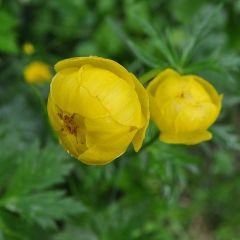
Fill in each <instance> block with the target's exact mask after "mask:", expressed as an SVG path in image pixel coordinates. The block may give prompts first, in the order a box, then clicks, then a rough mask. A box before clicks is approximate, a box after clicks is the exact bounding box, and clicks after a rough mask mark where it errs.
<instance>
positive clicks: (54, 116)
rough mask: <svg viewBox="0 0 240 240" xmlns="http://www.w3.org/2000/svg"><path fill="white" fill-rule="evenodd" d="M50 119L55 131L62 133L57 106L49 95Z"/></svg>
mask: <svg viewBox="0 0 240 240" xmlns="http://www.w3.org/2000/svg"><path fill="white" fill-rule="evenodd" d="M47 107H48V117H49V120H50V123H51V125H52V127H53V128H54V130H55V131H60V130H61V128H62V123H61V120H60V118H59V116H58V113H57V109H56V105H55V103H54V102H53V100H52V97H51V94H49V97H48V105H47Z"/></svg>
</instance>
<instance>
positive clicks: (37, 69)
mask: <svg viewBox="0 0 240 240" xmlns="http://www.w3.org/2000/svg"><path fill="white" fill-rule="evenodd" d="M23 74H24V78H25V80H26V82H28V83H42V82H46V81H50V80H51V78H52V74H51V71H50V67H49V65H48V64H46V63H44V62H40V61H35V62H32V63H30V64H28V65H27V66H26V67H25V69H24V72H23Z"/></svg>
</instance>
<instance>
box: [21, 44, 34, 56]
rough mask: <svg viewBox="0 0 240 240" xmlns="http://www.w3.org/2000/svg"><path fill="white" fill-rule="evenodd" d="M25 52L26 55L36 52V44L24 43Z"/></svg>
mask: <svg viewBox="0 0 240 240" xmlns="http://www.w3.org/2000/svg"><path fill="white" fill-rule="evenodd" d="M23 52H24V53H25V54H26V55H32V54H33V53H34V52H35V49H34V46H33V45H32V44H31V43H29V42H26V43H24V44H23Z"/></svg>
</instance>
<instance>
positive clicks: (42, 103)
mask: <svg viewBox="0 0 240 240" xmlns="http://www.w3.org/2000/svg"><path fill="white" fill-rule="evenodd" d="M29 86H30V88H31V90H32V92H33V94H34V96H35V97H36V99H37V100H38V101H39V103H40V106H41V110H42V115H43V119H44V121H45V124H46V126H47V128H48V130H49V132H50V133H51V136H52V138H53V140H54V141H57V138H56V135H55V134H54V132H53V130H52V128H51V126H50V123H49V120H48V112H47V107H46V102H45V100H44V98H43V96H42V94H41V93H40V91H39V90H38V89H37V88H36V86H34V85H33V84H29Z"/></svg>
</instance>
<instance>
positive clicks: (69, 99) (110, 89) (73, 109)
mask: <svg viewBox="0 0 240 240" xmlns="http://www.w3.org/2000/svg"><path fill="white" fill-rule="evenodd" d="M55 70H56V72H57V73H56V75H55V76H54V78H53V80H52V82H51V87H50V93H49V98H48V114H49V119H50V123H51V125H52V127H53V129H54V130H55V131H56V133H57V135H58V137H59V140H60V142H61V144H62V145H63V147H64V148H65V150H66V151H67V152H68V153H70V154H71V155H72V156H73V157H75V158H77V159H78V160H80V161H82V162H84V163H85V164H94V165H102V164H107V163H109V162H111V161H113V160H114V159H116V158H117V157H119V156H121V155H122V154H123V153H124V152H125V151H126V149H127V147H128V145H129V144H130V143H133V146H134V149H135V151H138V150H139V149H140V148H141V145H142V142H143V139H144V136H145V131H146V128H147V126H148V122H149V115H150V114H149V103H148V95H147V92H146V91H145V89H144V88H143V86H142V85H141V84H140V82H139V81H138V80H137V79H136V77H135V76H134V75H133V74H131V73H129V72H128V71H127V70H126V69H125V68H124V67H122V66H121V65H120V64H118V63H117V62H115V61H112V60H109V59H104V58H100V57H76V58H70V59H65V60H62V61H60V62H58V63H57V64H56V65H55Z"/></svg>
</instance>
